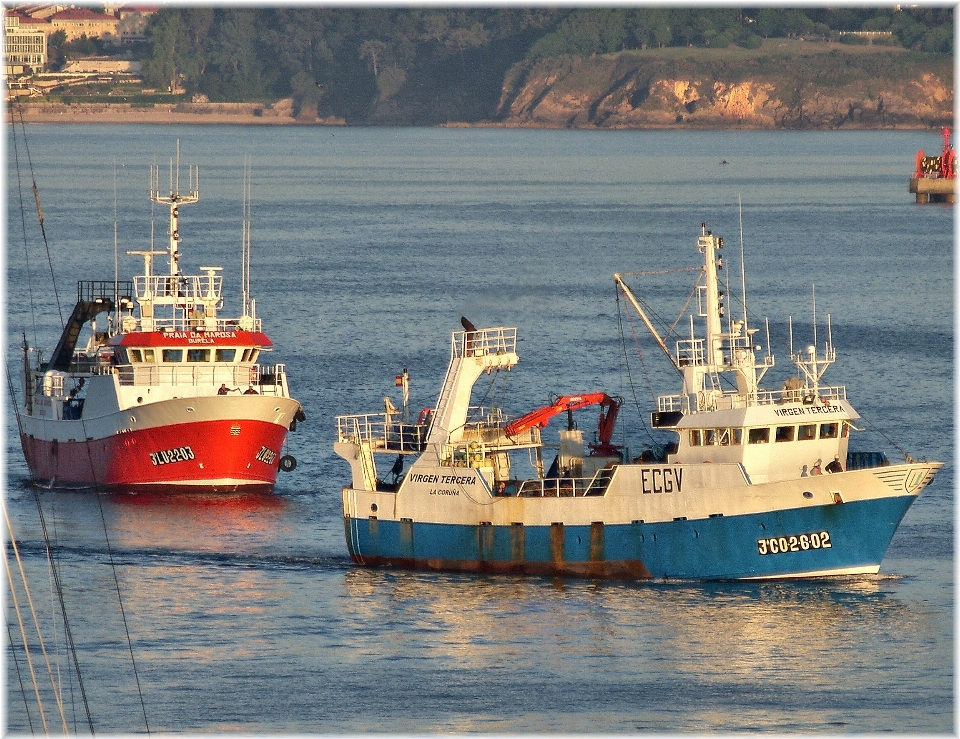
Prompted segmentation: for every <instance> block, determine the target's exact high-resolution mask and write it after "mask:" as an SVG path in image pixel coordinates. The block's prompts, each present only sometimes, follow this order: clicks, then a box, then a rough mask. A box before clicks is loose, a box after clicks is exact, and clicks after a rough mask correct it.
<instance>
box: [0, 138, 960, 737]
mask: <svg viewBox="0 0 960 739" xmlns="http://www.w3.org/2000/svg"><path fill="white" fill-rule="evenodd" d="M26 128H27V130H26V139H25V140H24V139H22V138H20V129H19V128H18V131H17V138H16V140H15V139H14V138H12V137H11V133H10V128H9V127H8V132H7V143H6V146H7V151H6V159H7V198H6V208H7V214H6V215H7V218H6V223H7V231H6V239H7V243H6V249H5V259H6V265H5V269H6V275H7V279H6V286H5V287H6V294H5V310H4V313H5V320H6V326H5V334H4V336H5V340H6V362H7V373H8V378H9V386H12V387H13V390H14V394H15V396H16V398H17V400H18V401H19V399H20V398H21V394H22V393H21V389H20V387H21V370H20V364H19V363H20V359H19V357H20V356H21V354H20V345H21V343H22V341H23V337H24V336H26V338H27V341H28V342H29V343H30V344H31V346H40V347H45V348H46V351H47V353H48V356H49V352H50V351H51V349H52V347H53V346H54V345H55V343H56V340H57V338H58V336H59V330H60V329H59V327H60V325H61V324H60V320H61V319H60V316H59V314H58V311H57V301H56V297H59V302H60V311H62V313H63V315H64V317H65V316H67V315H69V312H70V310H71V309H72V307H73V303H74V301H75V295H76V293H75V290H76V282H77V280H80V279H106V280H112V279H114V276H115V275H119V277H120V278H121V279H128V278H129V277H130V276H132V275H133V274H137V273H139V272H140V270H141V266H142V265H141V263H140V261H139V258H136V257H132V256H127V255H126V254H125V252H126V251H128V250H144V249H149V248H150V247H151V244H152V243H154V244H156V245H157V247H158V248H163V246H164V244H165V239H166V233H165V231H166V211H165V209H161V210H154V208H152V206H151V204H150V202H149V197H148V190H149V176H148V175H149V167H150V165H151V164H152V163H154V162H158V163H160V167H161V172H162V178H161V182H165V181H166V178H167V177H168V173H169V162H170V159H171V158H172V157H174V156H175V154H176V151H177V146H178V142H179V147H180V152H181V160H182V163H183V164H184V166H186V165H187V164H195V165H198V166H199V168H200V191H201V199H200V202H199V203H198V204H196V205H191V206H185V207H184V208H182V209H181V220H180V225H181V231H182V235H183V240H182V242H181V249H182V252H183V259H182V261H181V264H183V265H184V268H185V271H187V272H188V273H189V272H193V273H196V272H197V268H198V267H199V266H200V265H222V266H223V267H224V268H225V269H224V275H225V278H224V282H225V293H226V295H227V300H226V306H225V308H224V314H227V315H229V314H231V313H233V314H239V290H240V288H239V281H240V254H241V234H242V226H241V222H242V218H243V170H244V160H245V158H246V157H247V156H249V157H250V159H251V169H252V186H251V191H252V200H251V209H250V210H251V219H252V224H253V228H252V244H253V275H252V287H253V295H254V297H255V298H256V299H257V312H258V315H259V316H260V317H261V318H263V321H264V325H265V327H266V329H267V331H268V333H269V334H270V336H271V337H272V339H273V341H274V343H275V351H274V353H273V354H272V355H270V356H268V357H267V361H268V362H270V363H273V362H285V363H286V366H287V370H288V372H289V376H290V385H291V388H292V391H293V393H294V395H295V396H296V397H297V398H298V399H299V400H300V401H301V402H302V404H303V408H304V410H305V412H306V415H307V421H306V422H305V423H303V424H301V425H300V426H299V428H298V429H297V431H296V432H295V433H293V434H291V436H290V438H289V441H288V445H287V453H289V454H292V455H294V456H295V457H296V458H297V460H298V462H299V464H298V466H297V468H296V470H295V471H293V472H291V473H287V474H285V473H281V477H280V479H279V482H278V484H277V486H276V490H275V493H274V494H272V495H260V496H248V495H221V496H184V497H179V498H177V497H164V496H149V495H144V494H135V493H132V492H131V493H120V494H110V495H107V494H104V495H97V494H93V493H90V492H56V491H51V490H46V489H37V488H34V487H32V486H31V485H30V483H29V479H28V473H27V468H26V466H25V464H24V461H23V457H22V454H21V451H20V448H19V443H18V438H17V433H16V418H15V414H14V413H13V405H12V403H11V400H10V398H9V393H7V395H8V397H7V398H6V399H5V406H4V412H5V419H6V438H5V446H4V449H5V452H6V461H5V472H6V480H5V485H6V486H5V502H6V508H7V512H8V516H9V520H10V525H11V527H12V531H13V535H14V537H15V541H16V544H17V547H16V550H17V551H16V553H14V551H13V547H11V546H8V548H7V562H8V568H9V570H10V571H12V572H13V573H14V575H15V581H18V580H19V575H18V574H17V573H18V569H19V567H20V566H22V568H23V570H24V571H25V572H26V574H27V576H28V577H27V580H28V584H29V585H30V594H31V602H32V604H33V606H34V610H35V613H36V618H37V621H38V623H39V624H40V630H41V632H42V633H44V644H45V647H46V651H47V654H48V660H49V663H50V669H51V671H52V673H53V675H54V680H55V681H56V682H57V684H59V685H61V686H62V689H61V693H62V695H63V703H62V704H63V715H64V717H65V718H64V720H61V718H60V717H59V716H58V714H57V711H56V707H55V704H54V701H53V698H52V690H51V687H50V685H51V679H50V677H48V672H47V668H46V665H45V663H44V662H45V660H44V659H43V658H42V656H41V654H40V652H39V642H38V640H37V637H36V635H35V631H34V629H33V627H32V621H31V619H30V618H29V613H30V611H29V608H28V607H27V604H26V598H25V593H24V591H23V588H22V586H21V585H20V584H19V583H18V584H17V587H16V593H17V600H18V602H19V604H20V606H21V611H23V612H24V613H25V614H26V616H27V617H28V618H27V620H26V621H25V624H24V632H21V630H20V626H19V624H18V622H17V620H16V619H15V615H14V610H13V602H12V597H11V593H10V591H9V589H7V590H6V592H5V595H6V614H7V622H8V634H9V637H8V640H7V647H6V650H5V652H6V702H5V706H4V710H5V711H6V713H5V725H4V729H5V731H6V732H7V733H10V734H23V733H40V732H41V731H42V730H43V726H42V720H41V714H40V711H39V710H38V706H37V699H36V691H35V689H34V687H33V684H32V682H31V678H30V670H29V666H28V664H27V662H26V655H25V654H24V651H23V648H22V643H23V635H22V633H25V634H26V638H27V640H28V641H29V643H30V645H31V653H32V655H33V658H32V661H33V668H34V671H35V674H36V679H37V683H38V685H39V688H38V689H37V690H38V691H39V693H40V695H41V698H42V701H43V706H44V718H45V720H46V721H47V724H48V726H49V728H50V731H51V732H53V733H62V732H63V731H64V730H67V731H69V732H70V733H74V732H76V733H81V734H82V733H89V732H90V731H91V730H93V731H94V732H95V733H97V734H101V735H103V734H135V733H145V732H147V731H149V732H151V733H168V732H169V733H189V734H194V733H230V734H253V733H269V734H283V733H296V734H346V733H358V732H359V733H376V732H402V733H408V734H420V733H445V734H468V733H478V732H484V733H501V734H519V733H543V732H548V733H569V732H575V733H594V732H602V733H642V732H655V733H665V732H696V733H719V732H751V733H752V732H776V733H826V734H836V733H843V734H846V733H862V732H871V733H872V732H901V733H923V734H928V733H954V732H955V731H956V724H955V719H954V716H955V707H954V700H955V695H954V678H955V673H954V656H953V655H954V632H953V624H954V608H953V602H954V560H953V556H954V548H953V541H954V502H953V490H954V466H953V460H954V416H953V410H954V394H953V377H954V364H953V363H954V305H953V300H954V282H953V280H954V245H953V237H954V212H953V208H952V207H951V206H944V205H924V206H921V205H917V204H915V202H914V196H913V195H911V194H910V193H908V191H907V182H908V179H909V177H910V176H911V173H912V171H913V166H914V159H915V156H916V152H917V150H918V149H925V150H926V151H927V152H928V153H934V154H938V153H939V151H940V148H941V139H940V136H939V135H938V132H937V131H935V130H931V131H929V132H923V131H884V132H658V131H640V132H626V131H620V132H583V131H526V130H495V129H478V130H472V129H412V128H411V129H404V128H401V129H393V128H356V129H351V128H320V127H288V128H268V127H259V126H258V127H242V126H152V125H138V126H122V125H121V126H112V125H89V126H69V125H28V126H27V127H26ZM24 144H26V146H24ZM31 179H35V181H36V184H37V188H38V191H39V194H40V199H41V203H42V208H43V213H44V231H45V234H46V245H45V244H44V241H43V239H42V238H41V237H40V234H39V227H38V225H37V218H36V212H35V206H34V198H33V194H32V192H31ZM18 183H22V184H18ZM21 213H25V214H26V215H25V217H24V218H21ZM701 223H706V224H707V226H706V227H707V228H708V229H710V230H712V231H713V232H714V233H716V234H719V235H721V236H723V237H724V240H725V244H726V246H725V253H726V260H727V265H726V266H727V269H726V274H727V276H728V277H729V280H730V288H729V293H730V309H731V310H733V311H734V312H735V314H736V315H738V316H739V315H741V314H742V312H743V311H744V307H743V301H742V298H734V297H733V296H734V295H738V296H739V295H740V284H741V276H742V275H744V276H745V277H746V283H747V286H748V287H747V293H746V298H747V300H746V304H747V308H746V309H747V310H748V311H749V317H750V320H751V322H752V324H753V325H754V326H755V327H757V328H759V329H760V331H759V332H758V333H757V341H758V343H759V344H761V345H762V346H763V347H764V350H763V351H764V352H766V351H767V349H768V347H769V350H770V351H771V352H772V353H773V354H774V355H775V357H776V361H777V365H776V367H775V368H774V369H773V370H771V371H770V372H769V373H768V376H767V377H766V378H765V379H764V384H765V386H767V387H780V385H781V384H782V382H783V381H784V379H786V378H788V377H790V376H792V375H794V374H796V370H795V368H794V367H793V366H792V364H791V362H790V350H791V344H790V340H791V339H790V335H791V332H790V323H788V320H789V318H790V317H791V316H792V333H793V341H794V343H795V347H794V349H795V350H798V349H799V348H801V347H804V346H806V344H808V343H813V337H814V330H815V327H816V331H817V336H818V339H817V343H818V345H820V346H822V345H823V343H824V341H825V340H826V338H827V335H828V331H829V332H830V333H831V334H832V338H833V342H834V344H835V345H836V348H837V356H838V358H837V362H836V364H835V365H834V366H833V367H831V368H830V370H829V371H828V373H827V375H826V377H825V382H828V383H830V384H845V385H846V386H847V389H848V396H849V397H850V399H851V401H852V402H853V404H854V406H855V407H856V408H857V410H858V411H859V412H860V414H861V415H862V416H863V419H862V421H861V422H860V424H859V426H860V427H861V428H864V429H865V431H864V432H863V433H862V434H857V435H856V437H855V440H854V442H853V444H852V447H855V448H858V449H862V450H882V451H884V452H886V453H887V455H888V456H889V457H890V458H891V459H893V460H902V459H903V454H904V453H909V454H911V455H912V456H914V457H917V458H927V459H939V460H942V461H945V462H947V466H946V467H945V468H944V469H943V471H942V472H941V473H940V475H939V476H938V477H937V479H936V481H935V482H934V484H933V485H932V486H930V487H929V488H927V490H926V491H924V493H923V494H922V496H921V497H920V498H919V500H918V501H917V503H916V504H915V505H914V506H913V507H912V508H911V509H910V511H909V512H908V513H907V515H906V517H905V519H904V521H903V523H902V525H901V527H900V529H899V530H898V532H897V534H896V536H895V537H894V539H893V542H892V544H891V546H890V548H889V550H888V551H887V555H886V558H885V559H884V561H883V566H882V568H881V573H880V574H879V575H878V576H872V577H849V578H837V579H827V580H821V581H802V582H748V583H709V584H700V583H684V582H679V583H652V584H651V583H644V582H637V583H634V582H626V583H624V582H593V581H588V580H562V579H540V578H533V577H500V576H489V577H485V576H472V575H471V576H465V575H453V574H425V573H416V572H403V571H395V570H372V569H365V568H362V567H360V566H357V565H354V564H353V563H352V562H351V561H350V559H349V558H348V556H347V553H346V545H345V541H344V531H343V523H342V510H341V500H340V489H341V487H342V486H343V484H345V483H346V482H348V480H349V468H348V466H347V464H346V462H344V461H343V460H342V459H340V458H339V457H337V456H335V455H334V453H333V451H332V443H333V439H334V429H335V425H334V418H335V416H336V415H338V414H349V413H361V412H382V409H383V399H384V397H390V398H391V399H392V401H393V402H394V404H396V405H398V406H399V405H400V397H399V392H398V389H397V388H396V387H395V385H394V377H395V376H396V375H398V374H400V373H401V372H402V371H403V369H405V368H406V369H407V370H408V371H409V373H410V376H411V403H410V404H411V406H412V409H413V410H412V412H413V413H417V412H418V411H419V409H420V408H423V407H427V406H430V405H433V403H434V402H435V394H436V393H437V391H438V390H439V385H440V382H441V380H442V378H443V374H444V371H445V369H446V365H447V361H448V358H449V336H450V332H451V331H455V330H459V329H460V317H461V316H466V317H468V318H469V319H470V320H471V321H472V322H473V323H475V324H476V325H478V326H497V325H505V326H516V327H517V329H518V332H519V337H520V341H519V345H518V352H519V354H520V358H521V359H520V363H519V365H518V366H517V367H516V368H515V369H514V370H513V372H512V373H511V375H510V382H509V383H508V393H507V394H506V395H505V396H504V397H497V398H494V399H492V400H494V401H495V402H496V403H497V404H498V405H500V407H502V408H504V409H505V410H506V411H507V412H508V413H510V414H511V415H520V414H522V413H525V412H526V411H528V410H531V409H532V408H535V407H537V406H540V405H543V404H545V403H547V402H548V400H549V396H550V394H551V393H557V394H564V393H575V392H583V391H592V390H604V391H606V392H608V393H611V394H617V395H621V396H623V397H624V398H626V399H627V401H628V402H627V403H626V404H625V406H624V408H623V410H622V411H621V423H620V426H621V428H622V429H623V438H624V439H625V443H626V444H628V445H629V446H631V449H633V450H639V449H641V448H642V447H643V446H644V445H645V444H649V443H652V442H651V440H650V439H648V438H646V437H645V431H644V428H645V427H644V425H643V423H642V419H647V418H649V412H650V410H652V408H653V401H652V394H653V393H658V394H659V393H673V392H677V391H678V390H679V381H678V380H677V378H676V377H675V375H674V374H673V373H672V371H668V370H669V367H668V366H667V363H666V359H665V358H664V357H663V356H662V354H660V353H659V350H658V349H657V348H656V347H655V346H654V345H653V344H652V343H651V342H650V341H649V340H648V338H647V337H646V336H644V335H643V334H642V330H643V327H642V326H641V325H640V324H639V322H637V321H636V320H635V319H633V322H632V323H631V321H630V319H628V318H627V315H626V313H625V311H624V309H623V306H621V305H619V304H618V302H617V297H616V292H615V290H614V285H613V274H614V273H616V272H624V273H626V272H640V271H646V272H660V273H661V274H662V277H658V276H654V277H650V276H647V277H643V278H636V279H637V280H639V285H640V286H641V287H640V289H642V290H643V293H642V294H643V296H644V297H645V299H649V301H650V303H651V304H655V305H659V304H660V303H658V301H661V300H662V301H664V302H665V303H667V304H668V305H669V303H670V301H674V302H675V303H676V304H677V306H679V304H681V303H682V302H683V301H685V300H686V299H687V297H688V295H689V290H690V288H691V287H692V279H693V275H691V274H690V273H676V272H675V270H677V269H679V268H681V267H688V266H694V265H697V264H699V254H698V253H697V251H696V238H697V235H698V234H699V233H700V230H701ZM48 252H49V262H48V258H47V253H48ZM741 252H742V253H743V254H744V255H745V258H744V259H743V261H741ZM51 265H52V268H51ZM741 265H743V269H742V270H741ZM51 273H52V274H53V276H54V277H55V279H56V286H57V288H56V293H54V291H53V290H52V288H51ZM631 279H634V278H631ZM684 281H686V286H685V287H677V288H676V289H675V286H676V285H681V284H682V283H683V282H684ZM631 284H633V283H631ZM644 285H645V287H643V286H644ZM677 290H684V291H685V292H679V293H678V292H677ZM814 312H815V313H816V322H815V323H814V320H813V316H814ZM828 314H829V319H828ZM663 316H664V319H665V321H667V323H669V322H670V321H671V320H672V319H674V318H675V317H676V314H673V313H670V311H669V310H667V309H664V313H663ZM767 319H769V321H768V320H767ZM635 332H636V335H637V337H639V344H637V343H636V342H635V341H634V333H635ZM768 334H769V340H768ZM4 386H5V387H7V388H8V389H9V386H8V383H4ZM481 392H482V391H481ZM592 421H593V416H590V417H589V418H588V417H584V422H583V425H584V427H585V428H589V424H590V423H591V422H592ZM556 426H557V423H554V424H551V427H549V428H550V429H554V430H555V427H556ZM620 439H621V436H617V437H616V440H618V443H620V442H619V440H620ZM41 513H42V517H41ZM44 531H45V532H46V535H47V540H48V541H49V546H50V551H51V554H52V557H53V558H54V559H55V561H56V563H57V573H58V575H57V577H58V580H59V583H60V585H61V589H62V601H61V599H59V598H58V597H57V595H56V588H55V584H56V583H55V581H54V579H53V578H52V576H51V575H50V574H49V570H48V568H47V566H46V562H47V555H46V545H45V539H44ZM17 557H19V563H21V564H19V565H18V559H17ZM62 613H66V615H67V623H68V625H69V631H68V630H67V629H65V628H64V625H63V623H62V621H63V619H62V616H61V614H62ZM71 644H72V649H71V648H70V645H71ZM11 645H12V646H11ZM14 657H15V659H14ZM75 665H79V667H80V680H78V679H77V677H76V674H75V670H74V669H73V667H74V666H75ZM84 698H85V701H84Z"/></svg>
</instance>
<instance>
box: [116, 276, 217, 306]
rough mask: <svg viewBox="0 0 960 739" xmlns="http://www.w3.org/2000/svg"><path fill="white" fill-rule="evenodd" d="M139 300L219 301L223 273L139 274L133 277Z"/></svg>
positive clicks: (166, 301) (172, 301)
mask: <svg viewBox="0 0 960 739" xmlns="http://www.w3.org/2000/svg"><path fill="white" fill-rule="evenodd" d="M133 286H134V291H135V293H136V298H137V300H139V301H153V302H154V303H176V302H181V301H184V302H191V303H196V302H200V301H205V302H208V303H209V302H213V301H215V302H217V303H218V304H219V303H220V301H221V300H222V299H223V298H222V288H223V276H222V275H137V276H135V277H134V278H133Z"/></svg>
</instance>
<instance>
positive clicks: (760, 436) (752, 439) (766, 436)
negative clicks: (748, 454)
mask: <svg viewBox="0 0 960 739" xmlns="http://www.w3.org/2000/svg"><path fill="white" fill-rule="evenodd" d="M769 441H770V429H768V428H762V429H750V432H749V433H748V434H747V443H748V444H766V443H768V442H769Z"/></svg>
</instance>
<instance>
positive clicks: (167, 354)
mask: <svg viewBox="0 0 960 739" xmlns="http://www.w3.org/2000/svg"><path fill="white" fill-rule="evenodd" d="M161 352H162V356H163V361H164V362H182V361H183V349H163V350H161Z"/></svg>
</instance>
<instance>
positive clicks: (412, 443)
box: [336, 413, 427, 454]
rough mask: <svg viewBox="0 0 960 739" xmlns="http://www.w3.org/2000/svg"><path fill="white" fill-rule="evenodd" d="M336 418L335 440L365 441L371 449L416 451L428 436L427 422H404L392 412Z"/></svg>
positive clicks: (413, 452)
mask: <svg viewBox="0 0 960 739" xmlns="http://www.w3.org/2000/svg"><path fill="white" fill-rule="evenodd" d="M336 421H337V441H341V442H347V443H350V444H366V445H369V446H370V447H371V448H373V449H381V450H384V451H390V452H397V453H401V454H419V453H420V452H422V451H423V449H424V442H425V440H426V438H427V425H426V424H418V423H403V422H402V421H401V420H400V419H398V418H397V417H396V416H394V415H393V414H386V413H363V414H359V415H353V416H337V417H336Z"/></svg>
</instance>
